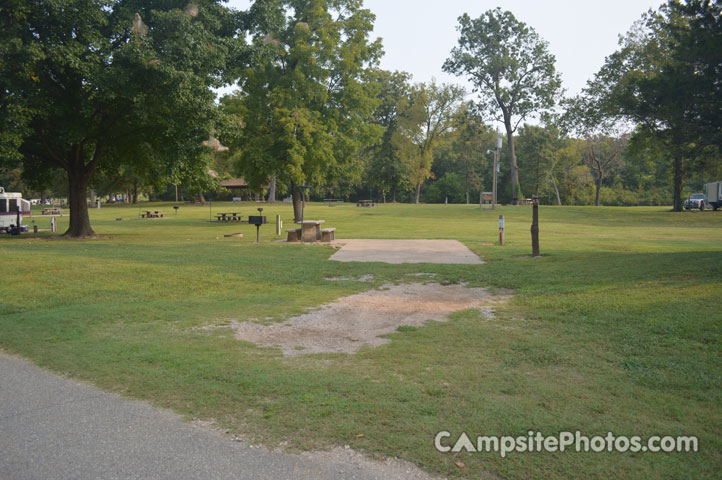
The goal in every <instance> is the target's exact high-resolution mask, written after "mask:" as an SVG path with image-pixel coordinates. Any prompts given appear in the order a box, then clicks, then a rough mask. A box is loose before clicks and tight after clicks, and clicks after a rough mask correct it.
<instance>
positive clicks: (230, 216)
mask: <svg viewBox="0 0 722 480" xmlns="http://www.w3.org/2000/svg"><path fill="white" fill-rule="evenodd" d="M216 220H218V221H219V222H240V221H241V216H240V215H239V212H225V213H223V212H218V214H217V215H216Z"/></svg>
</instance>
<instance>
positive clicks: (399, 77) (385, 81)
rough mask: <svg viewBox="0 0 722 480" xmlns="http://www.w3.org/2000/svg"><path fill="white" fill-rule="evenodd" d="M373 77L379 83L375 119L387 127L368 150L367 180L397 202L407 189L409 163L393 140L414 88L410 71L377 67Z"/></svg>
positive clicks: (377, 122) (366, 153)
mask: <svg viewBox="0 0 722 480" xmlns="http://www.w3.org/2000/svg"><path fill="white" fill-rule="evenodd" d="M370 79H371V80H372V81H373V82H375V83H376V84H377V86H378V87H377V88H378V91H379V93H378V99H379V101H380V103H379V105H378V107H377V108H376V111H375V112H374V115H373V118H374V122H375V123H376V124H378V125H380V126H381V127H383V129H384V133H383V135H382V137H381V141H379V142H378V143H374V144H372V145H369V146H368V148H366V150H365V152H364V153H365V155H366V156H367V159H368V160H367V163H366V174H365V179H366V183H367V184H368V185H369V186H371V185H373V186H374V187H375V189H376V190H381V191H382V192H389V193H390V194H391V201H392V202H396V200H397V195H398V193H399V191H400V190H406V189H408V179H409V174H408V166H407V165H406V163H405V162H404V161H403V158H402V156H401V151H400V149H399V147H398V145H397V144H396V142H394V138H395V136H396V135H397V131H398V129H399V117H400V116H401V115H402V112H401V109H402V106H403V105H404V103H405V101H406V99H407V98H408V96H409V95H410V92H411V84H410V80H411V75H409V74H408V73H405V72H397V71H396V72H390V71H387V70H374V71H372V72H371V77H370Z"/></svg>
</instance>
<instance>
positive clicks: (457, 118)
mask: <svg viewBox="0 0 722 480" xmlns="http://www.w3.org/2000/svg"><path fill="white" fill-rule="evenodd" d="M493 143H494V134H493V132H492V130H491V128H490V127H489V126H488V125H486V124H485V123H484V120H483V118H482V116H481V115H480V114H479V112H478V110H477V109H476V108H475V107H474V105H473V104H472V102H462V103H461V104H460V105H459V107H458V109H457V110H456V112H455V114H454V118H453V138H452V141H451V152H453V156H454V160H455V163H456V164H457V165H458V166H459V167H460V168H459V170H460V171H459V174H460V175H461V176H462V178H463V179H464V180H463V182H464V198H465V200H466V204H467V205H468V204H470V203H471V198H470V197H471V191H472V190H474V189H476V190H479V189H480V188H481V181H482V178H484V175H483V174H482V171H484V167H485V166H486V165H484V163H485V162H484V161H483V159H484V158H485V156H486V155H485V154H484V153H483V152H486V151H487V150H488V149H489V148H491V147H492V145H493ZM492 169H493V168H492ZM486 170H488V168H487V169H486Z"/></svg>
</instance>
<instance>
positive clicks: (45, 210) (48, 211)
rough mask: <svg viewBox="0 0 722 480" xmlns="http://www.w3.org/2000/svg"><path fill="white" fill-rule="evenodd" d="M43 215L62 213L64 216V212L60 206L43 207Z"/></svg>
mask: <svg viewBox="0 0 722 480" xmlns="http://www.w3.org/2000/svg"><path fill="white" fill-rule="evenodd" d="M43 215H60V216H61V217H62V216H63V212H62V211H61V210H60V209H59V208H58V207H50V208H43Z"/></svg>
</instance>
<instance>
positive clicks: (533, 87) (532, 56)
mask: <svg viewBox="0 0 722 480" xmlns="http://www.w3.org/2000/svg"><path fill="white" fill-rule="evenodd" d="M457 30H458V31H459V41H458V46H456V47H454V48H453V49H452V51H451V56H450V57H449V58H448V59H447V60H446V62H445V63H444V67H443V68H444V71H446V72H449V73H453V74H456V75H467V76H468V77H469V80H470V81H471V82H472V83H473V85H474V91H475V92H478V93H479V105H480V107H481V108H482V110H483V111H485V112H488V113H489V114H490V115H493V116H494V117H495V118H496V119H497V120H499V121H500V122H502V123H503V124H504V128H505V129H506V136H507V141H508V144H509V167H510V170H511V190H512V203H513V204H515V205H516V204H517V203H518V200H519V198H520V196H521V189H520V187H519V167H518V164H517V159H516V150H515V145H514V132H515V131H516V129H517V128H518V126H519V125H520V124H521V123H522V122H523V121H524V120H526V119H528V118H530V117H531V116H533V115H541V114H543V113H545V112H547V111H549V110H550V109H551V108H553V107H554V106H555V104H556V102H557V100H558V98H559V96H560V94H561V77H560V76H559V74H558V73H557V71H556V69H555V66H554V64H555V61H556V60H555V58H554V55H552V54H551V53H550V52H549V49H548V44H547V42H546V41H544V40H543V39H542V38H541V37H540V36H539V35H538V34H537V33H536V32H535V31H534V29H533V28H531V27H529V26H527V25H526V24H525V23H524V22H521V21H519V20H517V18H516V17H515V16H514V15H513V14H512V13H511V12H508V11H502V10H501V9H500V8H496V9H495V10H488V11H486V12H484V13H483V14H481V16H480V17H479V18H476V19H472V18H470V17H469V15H468V14H464V15H462V16H461V17H459V25H458V27H457Z"/></svg>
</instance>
